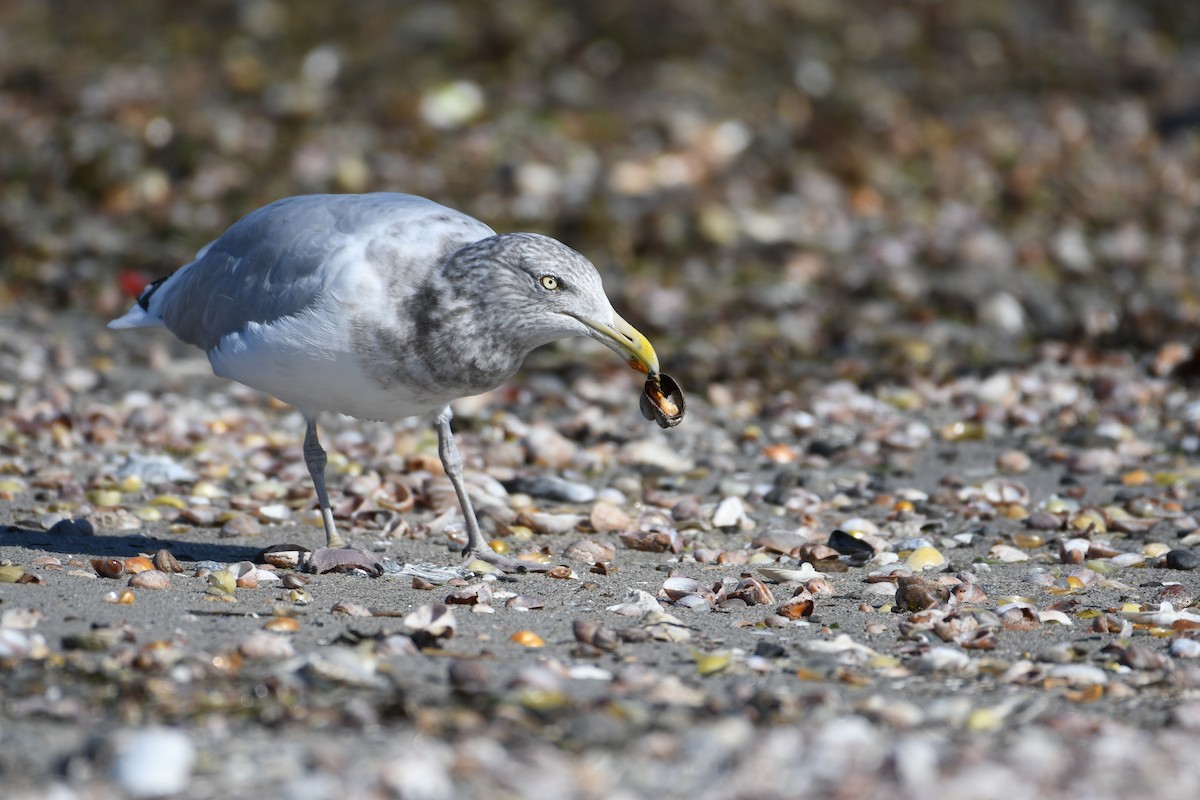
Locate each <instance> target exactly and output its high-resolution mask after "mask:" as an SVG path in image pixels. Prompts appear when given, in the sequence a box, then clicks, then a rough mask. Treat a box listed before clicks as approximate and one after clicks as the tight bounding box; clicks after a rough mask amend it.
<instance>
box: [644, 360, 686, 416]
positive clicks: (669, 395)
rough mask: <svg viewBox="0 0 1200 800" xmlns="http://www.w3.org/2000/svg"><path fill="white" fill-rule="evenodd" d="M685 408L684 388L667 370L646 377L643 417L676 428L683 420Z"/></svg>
mask: <svg viewBox="0 0 1200 800" xmlns="http://www.w3.org/2000/svg"><path fill="white" fill-rule="evenodd" d="M684 408H685V403H684V400H683V390H681V389H680V388H679V384H678V383H676V382H675V379H674V378H672V377H671V376H670V375H667V374H666V373H665V372H656V373H654V374H652V375H649V376H647V377H646V386H645V388H644V389H643V390H642V399H641V409H642V416H643V417H645V418H646V419H648V420H652V421H654V422H657V423H658V427H660V428H674V427H675V426H676V425H678V424H679V423H680V422H682V421H683V412H684Z"/></svg>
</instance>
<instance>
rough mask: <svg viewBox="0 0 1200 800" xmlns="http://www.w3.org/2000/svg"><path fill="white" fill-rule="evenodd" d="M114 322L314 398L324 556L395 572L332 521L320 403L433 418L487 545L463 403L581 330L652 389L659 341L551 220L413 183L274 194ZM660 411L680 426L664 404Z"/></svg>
mask: <svg viewBox="0 0 1200 800" xmlns="http://www.w3.org/2000/svg"><path fill="white" fill-rule="evenodd" d="M109 327H110V328H154V327H163V328H166V329H167V330H169V331H171V333H173V334H175V336H177V337H178V338H179V339H181V340H183V341H184V342H187V343H189V344H193V345H196V346H197V347H199V348H200V349H202V350H204V352H205V353H207V355H208V359H209V362H210V363H211V364H212V368H213V372H215V373H216V374H217V375H219V376H221V377H224V378H229V379H232V380H235V381H238V382H239V383H243V384H245V385H247V386H250V387H253V388H255V389H259V390H261V391H264V392H266V393H268V394H270V395H273V396H274V397H276V398H278V399H279V400H282V401H284V402H285V403H289V404H290V405H292V406H294V407H295V408H297V409H298V410H299V411H300V413H301V414H303V416H304V419H305V422H306V425H307V427H306V430H305V434H304V462H305V464H306V465H307V467H308V471H309V474H310V475H311V476H312V482H313V486H314V487H315V489H316V493H317V502H318V505H319V506H320V510H321V518H322V520H323V522H324V527H325V540H326V541H325V546H324V547H322V548H319V549H318V550H316V551H315V552H314V553H313V554H312V557H311V558H310V566H311V568H313V569H315V570H316V571H318V572H324V571H328V570H331V569H334V568H337V567H340V566H347V567H361V568H363V569H365V570H367V571H369V572H376V573H377V572H378V571H379V570H380V561H379V559H378V557H377V556H375V555H374V554H371V553H366V552H364V551H362V550H359V549H357V548H352V547H349V546H348V545H347V544H346V541H345V540H344V539H343V538H342V536H341V535H340V534H339V533H338V531H337V527H336V526H335V525H334V520H333V512H332V511H331V510H330V505H329V493H328V491H327V490H326V488H325V464H326V455H325V451H324V449H323V448H322V447H321V443H320V441H319V440H318V438H317V417H318V415H319V414H320V413H321V412H323V411H332V412H340V413H342V414H348V415H350V416H353V417H359V418H362V419H370V420H384V421H391V420H397V419H401V418H404V417H411V416H416V415H429V416H432V418H433V420H434V424H435V426H436V428H437V434H438V453H439V455H440V457H441V461H442V464H443V466H444V467H445V470H446V475H447V477H448V478H449V479H450V482H451V483H452V485H453V486H454V490H455V493H456V494H457V495H458V500H459V504H460V506H461V508H462V514H463V518H464V521H465V525H466V530H467V545H466V547H465V548H464V549H463V553H464V554H467V553H472V552H473V553H476V554H483V553H484V552H485V548H486V545H485V544H484V542H483V539H482V537H481V536H480V532H479V523H478V521H477V520H476V518H475V513H474V511H473V510H472V507H471V500H470V497H469V496H468V495H467V490H466V486H465V485H464V483H463V477H462V464H463V462H462V457H461V455H460V454H459V452H458V448H457V446H456V445H455V442H454V436H453V434H452V433H451V429H450V420H451V412H450V405H449V404H450V402H451V401H452V400H455V399H456V398H460V397H466V396H469V395H475V394H479V393H481V392H486V391H488V390H490V389H494V388H495V387H497V386H499V385H500V384H502V383H504V382H505V381H506V380H508V379H509V378H511V377H512V376H513V374H514V373H516V371H517V369H518V368H519V367H520V366H521V363H522V362H523V361H524V360H525V357H526V356H528V355H529V353H530V352H531V351H532V350H534V349H535V348H537V347H540V346H542V345H544V344H548V343H550V342H553V341H555V340H557V339H562V338H564V337H568V336H589V337H591V338H593V339H596V340H597V341H599V342H601V343H603V344H605V345H607V346H608V347H610V348H612V349H613V350H615V351H616V352H617V353H618V354H620V355H621V356H622V357H623V358H624V359H626V360H627V361H628V363H629V365H630V366H631V367H634V368H635V369H638V370H640V371H641V372H644V373H646V374H647V376H648V382H647V387H648V388H647V392H648V394H649V392H650V389H649V387H650V386H651V381H657V379H658V376H659V365H658V357H657V356H656V355H655V352H654V348H653V347H652V346H651V345H650V342H649V341H647V340H646V337H645V336H643V335H642V334H641V333H639V332H638V331H637V330H635V329H634V328H633V327H632V326H631V325H630V324H629V323H627V322H626V321H625V320H623V319H622V318H621V317H620V316H619V315H618V314H617V313H616V311H614V310H613V307H612V304H611V303H610V302H609V300H608V298H607V296H606V295H605V293H604V289H603V286H602V285H601V282H600V275H599V273H598V272H597V271H596V268H595V267H594V266H592V264H591V262H590V261H588V260H587V259H586V258H584V257H583V256H582V255H580V254H579V253H577V252H576V251H574V250H572V249H571V248H569V247H567V246H566V245H564V244H562V243H560V242H558V241H556V240H554V239H551V238H549V237H546V236H541V235H538V234H533V233H504V234H497V233H496V232H495V231H493V230H492V229H491V228H489V227H488V226H487V225H485V224H483V223H482V222H480V221H478V220H476V219H474V218H472V217H470V216H467V215H466V214H462V213H460V212H458V211H454V210H452V209H450V208H447V207H445V206H442V205H439V204H437V203H435V202H433V201H431V200H426V199H424V198H421V197H415V196H412V195H405V194H393V193H376V194H362V195H306V196H300V197H289V198H286V199H284V200H279V201H277V202H275V203H272V204H270V205H268V206H264V207H263V208H260V209H258V210H257V211H254V212H252V213H250V214H248V215H247V216H245V217H243V218H242V219H241V220H239V221H238V222H236V223H235V224H234V225H233V226H232V227H231V228H229V230H227V231H226V232H225V233H223V234H222V235H221V236H220V237H219V238H218V239H216V241H214V242H212V243H211V244H209V245H207V246H206V247H204V248H202V249H201V250H200V252H199V253H197V254H196V258H195V260H194V261H192V262H191V263H189V264H187V265H186V266H184V267H182V268H180V269H179V270H177V271H176V272H175V273H174V274H172V275H171V276H169V277H166V278H162V279H160V280H158V281H155V282H154V283H152V284H150V285H149V286H147V287H146V289H145V290H143V291H142V293H141V294H140V295H139V297H138V298H137V302H136V303H135V304H134V305H133V307H132V308H130V310H129V312H128V313H126V314H125V315H124V316H123V317H121V318H119V319H116V320H113V321H112V322H110V323H109ZM663 377H664V378H665V377H666V376H663ZM654 386H655V387H657V386H658V384H657V383H654ZM670 386H672V387H673V386H674V384H673V382H670ZM660 397H661V391H659V392H658V394H657V395H654V396H653V397H652V399H654V401H655V402H656V403H657V402H659V399H660ZM680 401H681V397H680ZM645 402H646V401H645V400H644V401H643V413H645V414H646V415H647V417H651V416H652V415H651V414H650V412H649V411H648V410H647V409H646V407H645ZM671 410H672V411H675V410H676V409H674V408H672V409H671ZM679 411H680V413H682V412H681V409H679ZM659 424H661V425H664V426H665V425H666V424H667V423H666V422H664V421H663V419H662V417H661V414H660V415H659ZM671 424H674V423H673V422H672V423H671ZM486 553H487V554H488V555H490V554H491V553H490V548H486Z"/></svg>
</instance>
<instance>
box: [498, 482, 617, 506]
mask: <svg viewBox="0 0 1200 800" xmlns="http://www.w3.org/2000/svg"><path fill="white" fill-rule="evenodd" d="M504 488H505V489H507V490H508V491H509V492H512V493H513V494H527V495H529V496H530V497H537V498H541V499H543V500H556V501H558V502H560V503H576V504H582V503H590V502H592V501H593V500H595V499H596V490H595V489H593V488H592V487H591V486H588V485H587V484H586V483H575V482H573V481H568V480H564V479H563V478H559V477H556V476H554V475H537V476H529V477H518V478H513V479H512V480H511V481H504Z"/></svg>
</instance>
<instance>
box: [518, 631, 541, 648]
mask: <svg viewBox="0 0 1200 800" xmlns="http://www.w3.org/2000/svg"><path fill="white" fill-rule="evenodd" d="M509 638H510V639H511V640H512V641H514V642H516V643H517V644H519V645H521V646H522V647H545V646H546V642H545V640H544V639H542V637H540V636H538V635H537V634H536V633H534V632H533V631H530V630H520V631H517V632H516V633H514V634H513V635H512V636H510V637H509Z"/></svg>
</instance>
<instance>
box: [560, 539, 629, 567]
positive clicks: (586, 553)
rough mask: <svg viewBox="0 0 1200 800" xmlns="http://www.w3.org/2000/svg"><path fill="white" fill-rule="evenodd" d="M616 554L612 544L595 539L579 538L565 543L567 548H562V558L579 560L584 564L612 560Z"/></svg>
mask: <svg viewBox="0 0 1200 800" xmlns="http://www.w3.org/2000/svg"><path fill="white" fill-rule="evenodd" d="M616 555H617V551H616V549H615V548H614V547H613V546H612V545H610V544H605V543H603V542H597V541H596V540H595V539H580V540H579V541H577V542H572V543H571V544H569V545H567V549H566V550H563V558H567V559H570V560H571V561H580V562H583V563H584V564H599V563H602V562H604V561H612V560H613V559H614V558H615V557H616Z"/></svg>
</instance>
